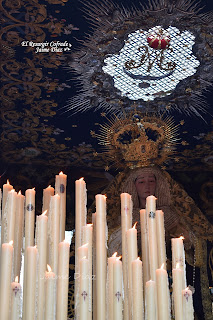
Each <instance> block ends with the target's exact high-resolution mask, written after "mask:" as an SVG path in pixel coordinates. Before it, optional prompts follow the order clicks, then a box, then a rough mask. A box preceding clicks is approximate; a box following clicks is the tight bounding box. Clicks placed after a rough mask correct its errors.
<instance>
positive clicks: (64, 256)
mask: <svg viewBox="0 0 213 320" xmlns="http://www.w3.org/2000/svg"><path fill="white" fill-rule="evenodd" d="M58 253H59V254H58V281H57V302H56V320H67V305H68V285H69V253H70V245H69V243H68V242H66V241H62V242H60V243H59V252H58Z"/></svg>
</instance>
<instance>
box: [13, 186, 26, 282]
mask: <svg viewBox="0 0 213 320" xmlns="http://www.w3.org/2000/svg"><path fill="white" fill-rule="evenodd" d="M15 226H16V232H15V239H14V263H13V268H14V270H13V275H14V276H15V277H16V276H18V277H19V278H20V271H21V258H22V255H21V250H22V245H23V232H24V196H23V195H22V194H21V192H20V191H19V193H18V195H17V199H16V212H15Z"/></svg>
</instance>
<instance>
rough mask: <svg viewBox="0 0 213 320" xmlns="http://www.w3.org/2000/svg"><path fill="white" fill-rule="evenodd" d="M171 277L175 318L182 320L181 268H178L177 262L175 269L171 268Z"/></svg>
mask: <svg viewBox="0 0 213 320" xmlns="http://www.w3.org/2000/svg"><path fill="white" fill-rule="evenodd" d="M172 278H173V297H174V309H175V320H183V302H182V289H183V270H181V269H179V266H178V264H177V267H176V269H173V270H172Z"/></svg>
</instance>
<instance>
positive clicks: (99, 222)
mask: <svg viewBox="0 0 213 320" xmlns="http://www.w3.org/2000/svg"><path fill="white" fill-rule="evenodd" d="M95 199H96V286H97V319H98V320H105V314H106V241H107V240H106V196H104V195H102V194H98V195H96V197H95Z"/></svg>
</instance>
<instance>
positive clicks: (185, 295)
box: [182, 288, 194, 320]
mask: <svg viewBox="0 0 213 320" xmlns="http://www.w3.org/2000/svg"><path fill="white" fill-rule="evenodd" d="M182 304H183V320H194V308H193V299H192V291H191V290H190V289H189V288H186V289H184V290H182Z"/></svg>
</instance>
